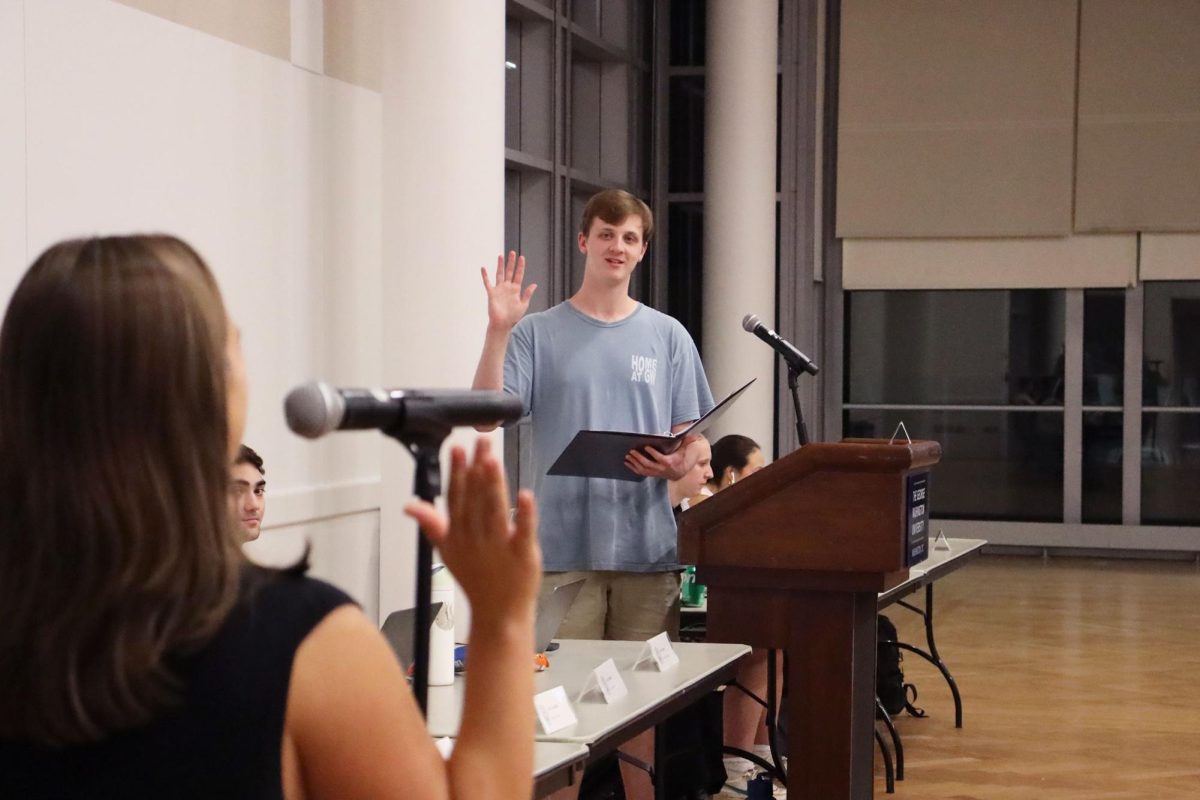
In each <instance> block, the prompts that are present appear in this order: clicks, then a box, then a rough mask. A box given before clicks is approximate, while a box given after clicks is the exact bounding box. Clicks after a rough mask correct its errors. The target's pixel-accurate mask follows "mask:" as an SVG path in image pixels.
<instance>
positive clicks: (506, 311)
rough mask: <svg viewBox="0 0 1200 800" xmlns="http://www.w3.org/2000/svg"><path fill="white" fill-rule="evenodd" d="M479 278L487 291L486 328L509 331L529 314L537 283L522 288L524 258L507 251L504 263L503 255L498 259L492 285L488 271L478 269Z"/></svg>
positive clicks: (481, 268)
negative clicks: (527, 312)
mask: <svg viewBox="0 0 1200 800" xmlns="http://www.w3.org/2000/svg"><path fill="white" fill-rule="evenodd" d="M479 274H480V276H482V278H483V288H484V289H486V290H487V297H488V327H491V328H497V329H500V330H511V329H512V327H513V326H514V325H516V324H517V323H518V322H519V321H520V320H521V317H523V316H525V312H526V311H528V310H529V301H530V299H531V298H532V297H533V293H534V290H536V289H537V284H536V283H531V284H529V285H528V286H526V287H525V288H524V289H522V288H521V282H522V281H523V280H525V256H520V257H518V256H517V254H516V252H515V251H509V254H508V260H507V261H506V260H505V258H504V256H503V255H501V256H498V257H497V258H496V280H495V283H493V282H492V280H491V279H490V278H489V277H488V271H487V267H480V268H479Z"/></svg>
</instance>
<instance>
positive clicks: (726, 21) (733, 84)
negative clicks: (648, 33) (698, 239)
mask: <svg viewBox="0 0 1200 800" xmlns="http://www.w3.org/2000/svg"><path fill="white" fill-rule="evenodd" d="M778 13H779V6H778V2H777V0H709V2H708V43H707V52H708V62H707V66H706V69H705V76H706V78H705V85H706V98H705V119H704V124H705V136H704V362H705V364H704V366H705V369H706V370H707V372H708V378H709V383H710V384H711V385H712V388H713V394H714V395H717V396H718V398H717V399H720V396H721V395H724V394H726V393H728V392H730V391H732V390H733V389H735V388H736V387H737V386H740V385H741V384H742V383H744V382H746V381H747V380H749V379H750V378H758V383H757V384H756V385H755V386H754V388H753V389H751V390H750V391H749V392H747V393H746V395H745V396H744V397H742V399H740V400H739V401H738V402H737V403H736V404H735V405H734V406H733V408H731V409H730V410H729V412H728V413H727V414H726V416H725V417H724V418H723V419H722V421H721V423H720V425H719V428H720V429H719V430H717V431H714V432H713V433H714V436H720V435H723V434H727V433H740V434H743V435H745V436H749V437H751V438H752V439H754V440H755V441H757V442H758V443H759V444H760V445H761V446H762V447H763V449H764V451H765V452H766V454H767V455H768V456H769V455H770V453H771V451H772V450H773V447H774V435H773V431H774V408H775V403H774V374H775V372H774V370H775V356H774V352H773V351H772V350H771V349H770V348H769V347H768V346H767V345H766V344H764V343H763V342H761V341H759V340H758V339H757V338H755V337H754V336H752V335H751V334H749V333H746V332H745V331H743V330H742V327H741V323H742V317H744V316H745V315H746V314H757V315H758V316H759V317H760V318H761V319H762V320H763V322H765V323H766V324H767V325H768V326H769V327H772V328H774V327H775V124H776V123H775V109H776V106H775V84H776V74H777V67H776V62H777V59H778V56H777V53H776V51H777V49H778V35H779V34H778V27H779V25H778Z"/></svg>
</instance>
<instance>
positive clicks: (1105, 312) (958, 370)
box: [843, 281, 1200, 546]
mask: <svg viewBox="0 0 1200 800" xmlns="http://www.w3.org/2000/svg"><path fill="white" fill-rule="evenodd" d="M845 309H846V313H845V319H846V337H845V387H844V392H843V399H844V404H843V429H844V432H845V435H847V436H870V437H884V438H887V437H890V436H891V435H892V433H893V431H894V430H895V428H896V426H897V425H898V424H899V423H900V422H901V421H903V422H904V423H905V426H906V428H907V430H908V433H909V434H910V435H911V436H912V438H914V439H915V438H918V437H919V438H928V439H934V440H936V441H939V442H941V444H942V447H943V458H942V462H941V464H940V465H939V466H938V468H937V469H936V470H935V472H934V481H935V483H934V488H933V491H932V497H933V510H934V514H935V515H936V516H938V517H942V518H947V519H952V518H958V519H988V520H1000V521H1013V522H1021V521H1030V522H1033V521H1037V522H1068V523H1073V522H1082V523H1089V524H1103V525H1121V524H1142V525H1196V524H1200V492H1198V491H1197V487H1200V282H1192V281H1175V282H1157V283H1156V282H1151V283H1146V284H1144V285H1142V286H1141V287H1137V288H1134V289H1087V290H1066V291H1063V290H1060V291H1050V290H1025V291H887V292H883V291H857V292H847V293H846V295H845ZM1139 384H1140V391H1139V390H1138V389H1137V388H1136V387H1137V386H1138V385H1139ZM1127 386H1133V387H1135V388H1133V389H1131V390H1128V391H1127ZM1139 509H1140V511H1139ZM1080 544H1081V545H1082V546H1086V544H1087V542H1086V541H1081V542H1080Z"/></svg>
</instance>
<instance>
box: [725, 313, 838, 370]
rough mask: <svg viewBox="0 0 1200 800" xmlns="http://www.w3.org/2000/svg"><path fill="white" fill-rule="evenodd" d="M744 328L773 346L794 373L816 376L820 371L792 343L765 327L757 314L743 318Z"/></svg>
mask: <svg viewBox="0 0 1200 800" xmlns="http://www.w3.org/2000/svg"><path fill="white" fill-rule="evenodd" d="M742 327H743V328H745V329H746V330H747V331H749V332H750V333H753V334H754V335H755V336H757V337H758V338H760V339H762V340H763V341H764V342H766V343H767V344H769V345H771V347H772V349H774V350H775V352H776V353H779V355H781V356H783V360H784V361H786V362H787V364H788V366H789V367H791V368H792V370H793V371H795V372H807V373H808V374H809V375H816V374H817V373H818V372H819V371H820V368H819V367H818V366H817V365H816V364H814V363H813V362H812V360H810V359H809V357H808V356H806V355H804V353H801V352H800V351H799V350H797V349H796V348H795V347H794V346H793V345H792V343H791V342H789V341H788V340H787V339H784V338H783V337H782V336H780V335H779V334H778V333H776V332H775V331H773V330H771V329H770V328H768V327H767V326H766V325H763V323H762V320H760V319H759V318H758V315H757V314H747V315H746V316H745V317H743V318H742Z"/></svg>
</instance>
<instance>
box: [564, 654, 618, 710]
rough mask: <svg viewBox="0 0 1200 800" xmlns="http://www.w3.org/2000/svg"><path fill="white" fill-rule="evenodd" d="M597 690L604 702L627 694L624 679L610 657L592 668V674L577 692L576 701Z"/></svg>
mask: <svg viewBox="0 0 1200 800" xmlns="http://www.w3.org/2000/svg"><path fill="white" fill-rule="evenodd" d="M597 691H598V692H600V694H601V695H602V696H603V697H604V702H606V703H612V702H615V701H617V700H620V699H621V698H622V697H625V696H626V695H627V694H629V688H628V687H627V686H626V685H625V679H624V678H622V677H621V673H620V671H619V670H618V669H617V664H616V662H615V661H613V660H612V659H611V658H610V659H608V660H607V661H605V662H604V663H603V664H601V665H600V666H598V667H596V668H595V669H594V670H592V674H591V675H589V676H588V680H587V683H585V684H584V685H583V691H582V692H580V693H579V697H578V698H577V699H576V702H581V701H582V700H583V698H585V697H587V696H588V695H590V694H593V693H595V692H597Z"/></svg>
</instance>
